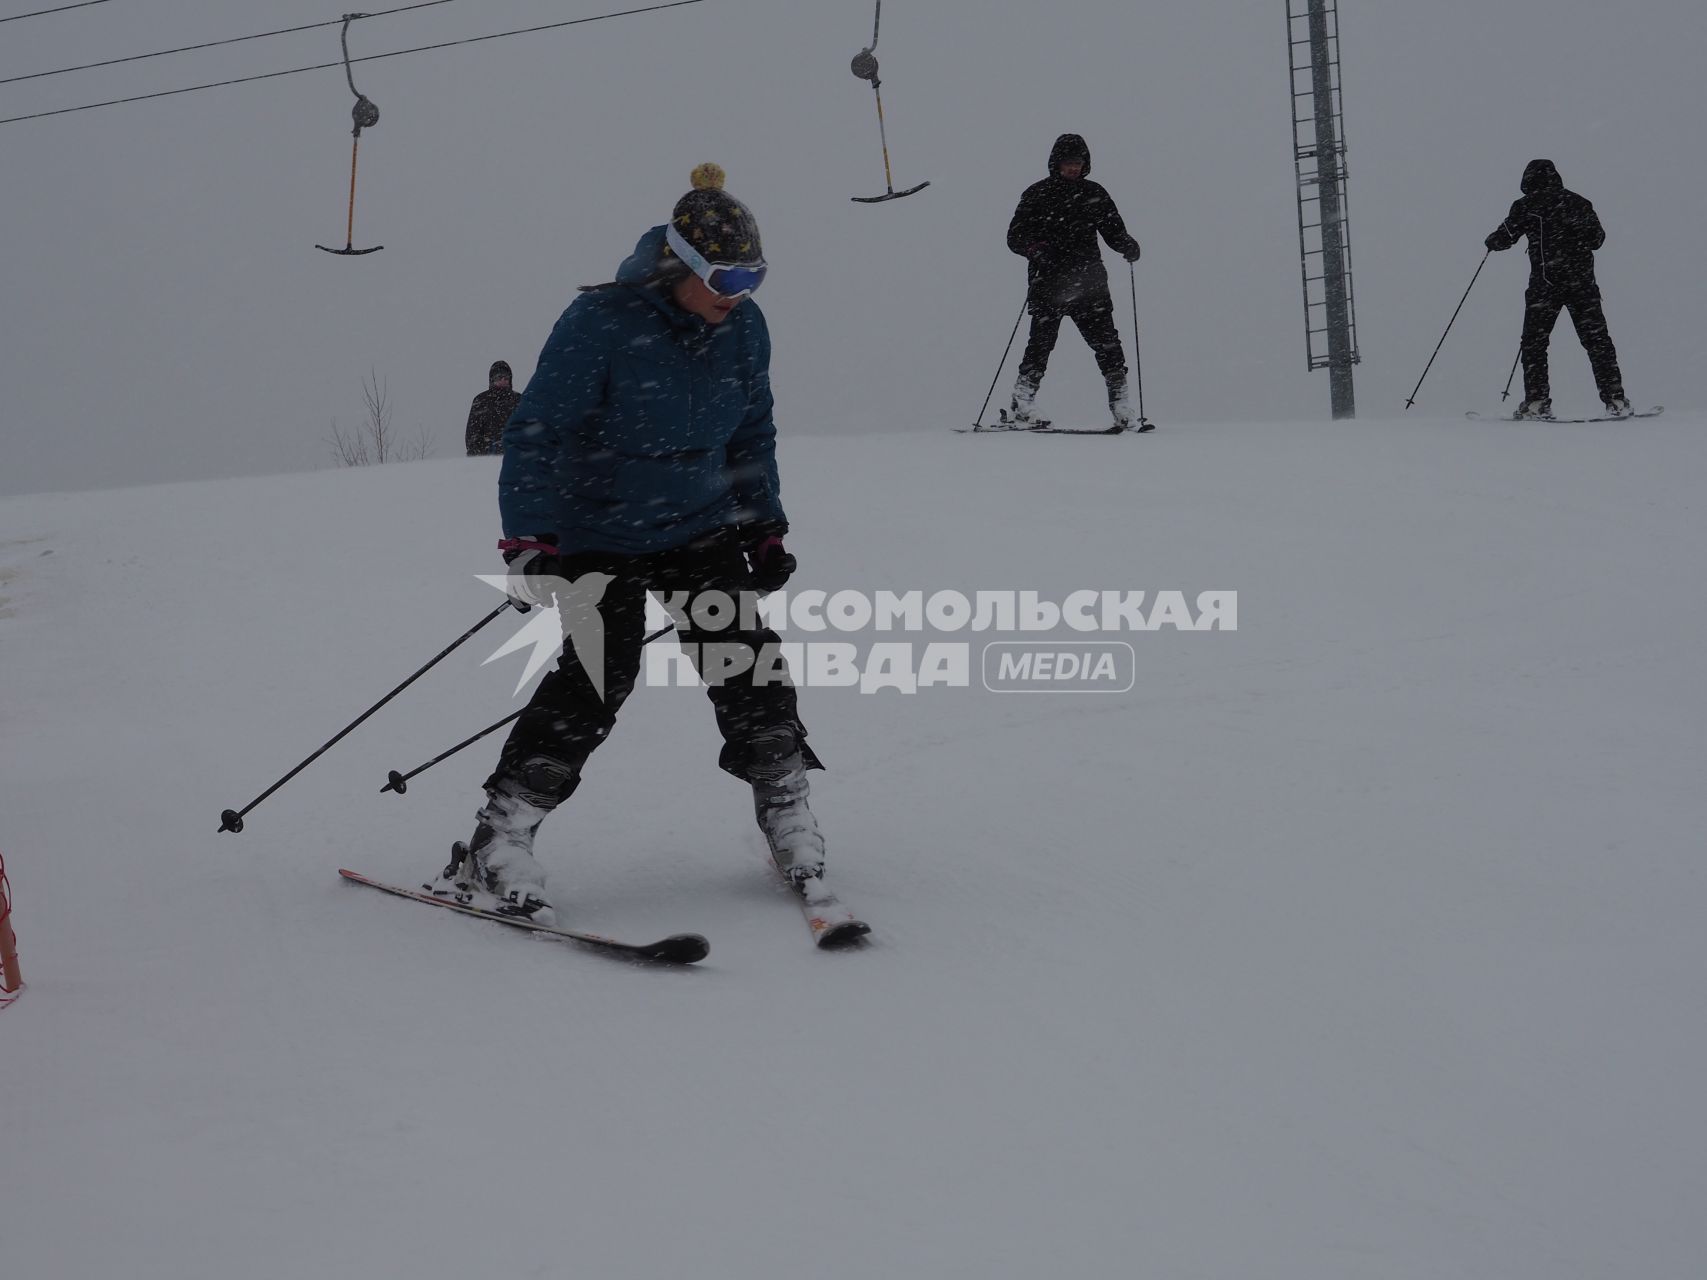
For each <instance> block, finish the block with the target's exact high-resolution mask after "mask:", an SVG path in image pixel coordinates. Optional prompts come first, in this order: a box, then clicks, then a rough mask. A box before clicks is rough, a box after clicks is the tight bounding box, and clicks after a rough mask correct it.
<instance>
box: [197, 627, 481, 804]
mask: <svg viewBox="0 0 1707 1280" xmlns="http://www.w3.org/2000/svg"><path fill="white" fill-rule="evenodd" d="M511 607H512V602H511V601H509V600H505V601H504V603H503V604H501V605H499V606H498V607H497V608H496V609H494V610H492V612H491V613H489V614H487V615H486V616H485V617H484V618H482V619H480V621H479V622H477V623H475V624H474V625H473V626H472V627H470V628H469V629H468V630H467V631H464V632H463V633H462V634H461V635H460V636H458V637H457V638H456V639H455V640H453V641H451V642H450V643H449V644H448V645H446V646H445V647H444V648H443V649H441V650H439V652H438V655H437V656H436V657H434V658H433V660H432V661H431V662H429V663H427V665H426V666H424V667H422V668H421V669H420V670H418V671H416V672H415V674H414V675H412V676H410V677H409V678H408V679H407V680H405V681H404V682H403V683H402V684H400V685H398V686H397V687H396V688H395V689H393V690H392V691H391V692H390V693H388V694H386V695H385V696H384V697H383V698H381V699H380V700H379V701H378V702H376V703H374V704H373V705H372V706H371V707H369V708H368V709H367V710H366V711H364V712H362V713H361V715H359V716H357V717H356V718H355V719H354V720H352V721H350V723H349V724H347V725H345V726H344V727H343V728H342V729H340V730H339V731H338V732H337V733H336V734H335V735H334V736H333V737H331V738H330V739H328V740H327V742H326V744H325V745H324V746H322V747H321V748H320V749H319V750H318V751H316V752H315V753H314V754H313V755H311V756H309V757H308V759H306V760H304V761H303V762H302V763H301V764H299V765H297V766H296V768H294V769H292V770H291V771H290V772H289V773H287V774H285V776H284V777H282V778H280V779H279V780H278V781H277V782H275V783H273V785H272V786H270V787H268V788H267V789H266V790H265V791H263V792H261V794H260V795H258V796H256V797H255V798H254V799H253V800H251V801H250V802H249V803H248V804H246V805H244V806H243V807H242V808H241V809H226V810H224V811H223V812H222V813H221V814H220V815H219V829H220V830H221V831H229V832H231V833H232V834H234V835H235V834H236V833H237V832H239V831H242V830H243V817H244V815H245V814H247V813H248V812H249V811H250V810H251V809H253V808H254V807H255V806H256V805H258V804H260V803H261V801H263V800H265V799H266V798H267V797H268V796H270V795H272V794H273V792H275V791H277V790H278V789H279V788H280V787H282V786H284V784H285V783H287V782H289V781H290V780H291V779H292V778H294V777H296V775H297V774H299V773H301V772H302V771H303V770H304V769H306V768H308V766H309V765H311V764H313V763H314V762H315V761H316V760H318V759H319V758H320V757H321V756H322V755H324V754H325V753H326V752H327V751H328V750H329V749H330V748H331V747H332V746H333V745H334V744H335V743H337V742H339V741H340V740H341V739H342V738H344V736H345V735H347V734H348V733H349V732H350V731H351V730H352V729H354V728H355V727H356V726H357V725H359V724H361V722H362V721H364V720H366V719H367V718H368V717H369V716H371V715H372V714H373V713H374V712H376V711H378V710H379V709H380V708H381V707H383V706H384V705H385V704H386V703H388V702H390V701H391V700H392V699H393V698H395V697H396V696H397V695H398V694H400V693H402V692H403V691H404V690H405V689H407V688H408V687H409V686H410V685H412V684H414V683H415V681H417V680H419V679H420V678H421V677H422V676H424V675H425V674H426V673H427V672H428V671H430V670H431V669H432V668H433V667H434V666H436V665H438V663H439V662H440V661H442V660H443V659H444V658H445V657H446V656H448V655H449V654H450V652H451V651H452V650H453V649H455V648H456V647H457V646H458V645H460V644H462V643H463V642H464V641H465V640H467V639H468V638H469V637H470V636H472V635H473V634H474V633H475V632H476V631H478V630H480V628H482V627H484V626H485V625H486V624H487V623H488V622H491V621H492V619H494V618H496V617H497V616H498V615H499V614H500V613H503V612H504V611H505V610H507V609H509V608H511Z"/></svg>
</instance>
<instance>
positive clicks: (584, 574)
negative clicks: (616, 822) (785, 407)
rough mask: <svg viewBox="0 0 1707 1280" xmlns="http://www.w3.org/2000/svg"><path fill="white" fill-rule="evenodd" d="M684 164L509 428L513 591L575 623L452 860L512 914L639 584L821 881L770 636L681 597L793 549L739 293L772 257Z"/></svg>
mask: <svg viewBox="0 0 1707 1280" xmlns="http://www.w3.org/2000/svg"><path fill="white" fill-rule="evenodd" d="M693 178H694V181H693V190H691V191H689V192H688V194H687V195H685V196H683V197H682V198H681V200H679V201H678V202H677V203H676V206H675V209H674V210H673V212H672V214H671V218H670V221H669V222H668V223H666V224H664V225H663V226H657V227H653V228H652V229H651V230H650V231H648V232H646V234H645V235H643V236H642V237H641V238H640V242H639V244H638V245H637V246H636V247H635V250H634V253H633V254H632V255H630V257H629V258H628V260H627V261H626V262H624V263H623V264H622V267H621V269H620V270H619V271H618V272H617V278H616V280H615V281H614V282H612V283H610V284H606V285H595V286H591V287H590V288H587V289H585V290H584V291H583V292H582V295H581V296H580V297H579V298H577V299H576V300H575V302H574V303H573V305H571V306H570V307H569V309H568V310H567V311H565V312H564V313H563V315H562V317H561V318H560V319H559V320H558V322H557V325H556V327H555V328H554V329H553V330H552V333H551V337H550V338H549V339H548V340H547V342H546V344H545V348H544V350H543V351H542V352H541V353H540V357H539V363H538V365H537V367H536V369H535V372H534V375H533V377H532V378H531V379H530V380H529V382H528V386H527V389H526V391H525V392H523V394H522V399H521V402H520V403H519V404H518V405H517V406H516V409H515V411H514V412H513V413H512V414H511V416H510V420H509V422H508V424H506V426H505V428H504V463H503V467H502V469H501V471H500V475H499V508H500V513H501V515H502V518H503V529H504V539H503V541H502V542H501V543H500V544H499V547H500V549H501V550H502V551H503V552H504V558H505V560H506V561H507V562H508V564H509V577H508V590H509V592H510V595H511V596H512V598H514V599H515V600H516V601H517V602H518V604H519V605H524V606H528V607H532V606H552V605H555V606H556V607H557V608H558V609H559V610H560V612H561V613H562V616H563V619H564V622H565V628H564V631H565V635H566V636H567V637H569V639H567V640H566V642H565V644H564V648H563V655H562V658H561V659H560V661H559V663H558V665H557V668H556V669H555V670H553V671H551V672H550V673H548V674H547V675H546V677H545V678H544V679H543V680H542V681H541V682H540V685H539V688H538V690H537V691H536V692H535V693H534V696H533V698H532V700H531V701H530V702H529V704H528V706H527V708H526V709H525V710H524V711H523V712H522V714H521V716H520V717H519V718H518V719H517V721H516V724H515V727H514V728H513V729H512V730H511V733H510V736H509V739H508V741H507V742H505V744H504V748H503V750H502V752H501V753H500V755H499V758H498V765H497V768H496V770H495V771H494V772H493V774H492V776H491V777H490V778H488V779H487V780H486V784H485V790H486V803H485V804H484V805H483V806H482V807H481V808H480V811H479V813H478V814H477V815H476V825H475V830H474V835H473V836H472V837H471V838H470V839H469V840H468V841H467V843H466V844H464V843H462V842H458V844H457V845H456V853H455V855H454V856H453V858H452V862H451V866H450V867H448V868H446V873H445V875H446V879H447V880H450V881H456V882H458V883H466V882H468V881H469V880H472V881H473V882H475V883H477V884H478V887H480V888H482V889H484V890H486V891H487V892H490V893H492V894H493V895H494V896H495V897H496V898H497V900H498V909H499V910H501V911H504V912H506V913H508V914H515V915H522V916H527V917H529V918H532V919H534V920H541V921H549V920H550V919H551V918H552V916H553V910H552V907H551V904H550V898H549V897H548V895H547V893H546V889H545V873H544V870H543V868H542V867H541V866H540V864H539V861H538V859H537V858H535V856H534V852H533V842H534V835H535V832H536V831H537V830H538V829H539V825H540V823H541V822H542V821H543V820H544V818H545V816H546V815H547V814H549V813H550V812H551V811H552V810H554V809H555V808H557V806H558V805H560V804H562V803H563V801H564V800H566V799H568V798H569V796H570V794H571V793H572V792H573V791H574V790H575V788H576V787H577V786H579V785H580V780H581V770H582V767H583V765H585V763H586V761H587V758H588V757H589V756H590V755H591V754H592V752H593V751H594V749H595V748H597V747H598V745H599V744H600V743H601V742H602V741H604V739H605V737H606V736H607V735H608V734H609V733H610V731H611V728H612V726H613V725H614V724H615V720H616V714H617V711H618V709H619V708H620V707H621V706H622V703H623V700H624V699H625V698H626V697H627V696H628V694H629V693H630V692H631V691H632V690H633V688H634V684H635V680H636V677H637V675H638V673H639V669H640V661H641V645H642V639H643V633H644V632H643V629H644V625H645V618H646V597H647V593H648V592H656V593H658V594H660V595H663V596H667V597H673V598H674V599H675V600H676V601H677V602H683V601H685V604H684V605H683V606H682V607H681V609H680V611H679V612H678V613H677V614H676V622H677V635H678V637H679V638H680V639H681V641H682V643H683V646H684V647H685V648H686V649H687V650H688V652H689V653H690V654H693V655H697V656H698V657H699V658H700V668H701V673H702V675H705V676H706V677H707V692H708V694H709V695H710V698H711V703H712V706H713V708H714V710H715V713H716V716H717V725H718V728H719V729H720V730H721V731H722V735H723V749H722V754H721V756H720V758H719V761H718V763H719V764H720V765H721V766H722V767H723V768H724V769H725V770H727V771H728V772H730V773H732V774H734V775H735V776H736V777H738V778H741V779H742V780H743V781H745V782H747V783H749V784H750V785H751V787H752V791H753V805H754V811H755V814H756V815H757V818H758V822H759V826H760V829H761V830H762V831H763V832H764V834H765V837H766V840H767V842H768V843H769V845H770V849H771V854H772V857H773V858H774V859H775V860H776V862H777V865H778V866H779V867H780V868H781V869H782V870H783V872H784V873H785V874H786V875H787V876H788V877H789V878H790V879H791V880H792V881H793V883H794V884H795V885H796V887H797V888H799V889H800V891H801V892H802V893H803V894H804V895H806V896H807V897H808V898H809V899H810V898H812V897H813V896H814V895H815V894H820V893H822V892H823V887H822V879H821V877H822V874H823V868H824V840H823V836H822V834H821V833H820V831H819V829H818V824H817V820H816V818H815V817H814V816H813V814H812V811H811V809H810V808H809V807H808V806H807V794H808V786H807V778H806V771H807V770H808V769H813V768H821V767H822V766H821V765H820V764H819V762H818V759H817V757H816V756H815V755H814V754H813V752H812V749H811V747H809V746H808V745H807V744H806V729H805V726H804V725H803V724H802V723H801V721H800V717H799V714H798V711H797V707H796V701H797V700H796V693H795V689H794V686H793V684H792V682H791V681H790V680H789V679H788V676H787V669H786V667H784V666H782V664H781V658H780V653H779V650H778V644H779V642H778V640H777V636H776V634H775V632H773V631H771V630H770V629H768V628H765V627H762V626H760V625H758V624H757V622H756V621H754V622H753V624H752V626H750V627H746V628H744V627H743V626H742V621H743V620H742V619H741V618H740V617H736V618H735V619H734V621H732V622H731V624H730V625H729V626H727V627H723V628H709V627H708V626H707V623H706V621H704V620H702V618H709V617H711V616H712V615H711V614H709V613H707V612H706V611H702V610H696V609H695V608H694V605H695V603H696V602H699V601H700V600H701V599H702V598H703V597H705V596H706V595H707V594H708V593H713V592H720V593H723V594H724V595H726V596H727V597H729V598H731V599H732V600H739V598H740V597H741V595H742V594H743V593H747V594H748V595H749V597H750V594H751V593H752V592H754V591H770V590H775V589H776V588H778V587H781V586H782V585H783V583H785V582H786V581H787V580H788V577H789V575H790V574H791V573H792V572H793V571H794V557H793V556H791V555H789V554H788V552H787V551H786V550H784V548H783V536H784V535H785V534H786V533H787V532H788V519H787V517H786V516H785V515H784V514H783V509H782V501H781V486H780V484H779V483H778V479H777V466H776V425H775V423H774V422H773V421H772V416H771V413H772V403H771V388H770V337H769V333H768V331H767V330H766V327H765V319H764V315H763V313H762V312H760V311H759V308H758V306H757V304H756V303H754V302H753V301H752V295H753V292H754V291H755V290H756V289H757V288H758V287H759V286H760V284H761V283H763V281H764V277H765V273H766V270H767V267H766V264H765V260H764V253H763V249H762V247H761V244H760V240H759V229H758V223H757V221H756V220H755V219H754V217H753V214H752V211H751V210H749V209H748V208H747V207H746V206H745V205H744V204H742V203H741V202H740V201H739V200H736V199H735V198H734V197H733V196H731V195H729V194H728V193H727V192H726V191H724V190H723V171H722V170H721V169H719V168H718V167H717V166H716V165H701V166H699V168H697V169H695V170H694V175H693ZM595 615H596V616H595ZM696 615H698V616H696ZM577 620H578V621H577ZM748 621H751V619H748ZM589 626H590V627H591V631H590V632H589V629H588V628H589ZM589 635H592V636H596V637H597V639H598V642H599V643H600V644H602V648H603V655H602V660H600V659H599V658H598V657H596V656H594V655H595V650H594V648H593V644H592V642H591V641H590V640H588V636H589ZM577 640H579V641H581V642H582V646H583V648H585V649H586V650H587V653H586V661H585V663H584V662H583V656H582V655H581V654H579V653H577V648H576V644H577ZM713 652H715V653H717V654H718V655H720V656H719V658H718V663H719V667H718V670H720V671H728V670H731V669H733V668H739V667H742V666H743V664H742V663H741V662H739V661H736V662H727V661H726V658H727V656H728V655H729V654H731V653H740V654H742V655H743V656H745V655H750V656H751V659H752V661H751V664H750V665H746V666H745V667H744V669H740V670H735V671H734V673H733V674H722V675H716V674H715V673H714V672H713V671H712V670H711V669H710V668H711V665H712V664H711V661H710V657H709V655H710V654H711V653H713ZM779 677H780V678H779Z"/></svg>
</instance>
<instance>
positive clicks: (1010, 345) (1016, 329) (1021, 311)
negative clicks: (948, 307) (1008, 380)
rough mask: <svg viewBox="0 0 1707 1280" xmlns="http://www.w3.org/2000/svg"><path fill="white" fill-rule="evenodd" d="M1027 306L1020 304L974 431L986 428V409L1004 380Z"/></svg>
mask: <svg viewBox="0 0 1707 1280" xmlns="http://www.w3.org/2000/svg"><path fill="white" fill-rule="evenodd" d="M1027 301H1029V299H1027ZM1025 308H1026V303H1024V302H1022V303H1020V304H1019V314H1018V315H1017V316H1015V317H1014V331H1013V332H1012V333H1010V334H1009V335H1008V345H1007V346H1005V347H1003V348H1002V363H1001V364H998V365H997V366H996V376H995V377H993V378H991V379H990V389H989V390H988V391H986V392H985V393H984V407H983V408H982V409H979V410H978V416H977V417H976V418H974V419H973V421H972V429H973V430H974V431H982V430H983V429H984V410H985V409H988V408H989V407H990V397H991V396H993V395H995V394H996V384H997V383H998V382H1000V381H1001V380H1002V369H1003V368H1004V367H1005V366H1006V365H1007V363H1008V352H1010V351H1012V350H1013V349H1014V339H1015V338H1017V337H1018V336H1019V322H1020V321H1021V320H1024V319H1025Z"/></svg>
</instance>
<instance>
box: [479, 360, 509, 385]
mask: <svg viewBox="0 0 1707 1280" xmlns="http://www.w3.org/2000/svg"><path fill="white" fill-rule="evenodd" d="M500 373H501V374H503V375H504V376H505V377H506V378H513V377H514V376H515V375H514V374H512V373H511V372H510V366H509V363H508V362H507V361H504V360H494V361H493V362H492V367H491V368H490V369H488V370H487V371H486V381H488V382H490V381H492V379H493V378H496V377H497V376H498V375H499V374H500Z"/></svg>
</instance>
